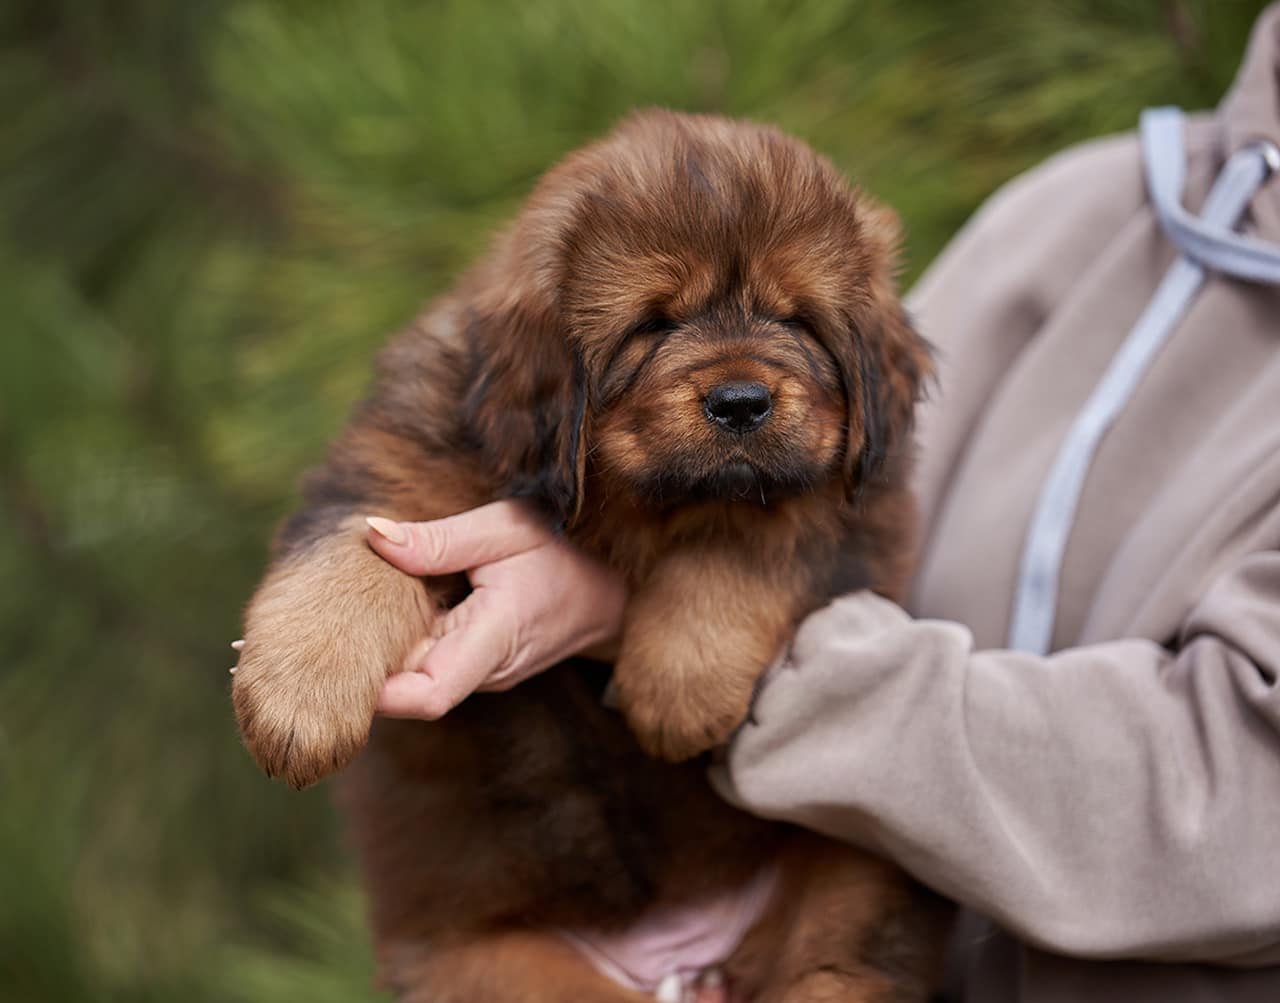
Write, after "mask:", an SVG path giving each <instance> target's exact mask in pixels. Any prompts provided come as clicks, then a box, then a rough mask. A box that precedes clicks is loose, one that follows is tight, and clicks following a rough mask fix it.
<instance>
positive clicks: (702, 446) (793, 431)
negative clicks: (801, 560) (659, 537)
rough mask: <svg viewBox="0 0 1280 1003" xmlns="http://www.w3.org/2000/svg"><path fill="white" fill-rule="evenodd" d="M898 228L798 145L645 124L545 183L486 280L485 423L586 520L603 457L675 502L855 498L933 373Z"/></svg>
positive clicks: (580, 156) (772, 137) (481, 367)
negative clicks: (591, 479)
mask: <svg viewBox="0 0 1280 1003" xmlns="http://www.w3.org/2000/svg"><path fill="white" fill-rule="evenodd" d="M897 241H898V233H897V224H896V220H895V218H894V217H893V215H892V214H891V213H889V212H888V211H887V210H885V209H883V208H881V207H879V206H877V205H876V204H874V203H872V202H871V201H869V200H868V199H867V198H865V197H864V196H862V195H860V194H859V193H857V192H855V191H854V190H853V189H851V188H850V187H849V186H848V185H847V184H846V183H845V181H844V180H843V179H842V178H841V177H840V175H839V174H838V173H837V172H836V170H835V169H834V168H833V167H832V166H831V165H830V164H829V163H828V162H827V161H826V160H824V159H822V158H820V157H818V156H817V155H816V154H814V153H813V152H812V151H811V150H810V149H809V148H808V147H807V146H805V145H804V144H802V143H800V142H799V141H797V140H794V139H791V138H789V137H786V136H784V135H782V134H780V133H778V132H776V131H775V130H772V129H768V128H765V127H761V126H757V125H752V124H747V123H741V122H734V121H729V120H725V119H719V118H711V117H703V116H689V115H678V114H674V113H669V112H647V113H643V114H640V115H636V116H633V117H632V118H630V119H628V120H627V121H626V122H624V123H623V124H622V125H621V126H620V127H619V128H618V129H617V130H616V131H615V132H614V133H612V134H611V135H610V136H609V137H607V138H606V139H604V140H603V141H601V142H600V143H597V144H596V145H594V146H591V147H588V148H586V149H585V150H582V151H579V152H578V153H575V154H573V155H571V156H570V157H569V158H567V159H566V160H565V161H564V162H562V163H561V164H560V165H559V166H557V167H556V168H554V169H553V170H552V171H551V172H550V173H549V174H548V175H547V176H546V177H545V178H544V179H543V181H542V183H541V184H540V185H539V187H538V189H537V191H535V193H534V195H533V196H532V197H531V199H530V200H529V203H528V204H527V206H526V208H525V210H524V212H523V213H522V215H521V217H520V218H519V220H518V221H517V223H516V225H515V227H514V228H513V230H512V231H511V232H510V233H509V234H508V235H507V237H506V238H505V239H504V241H503V243H502V244H501V245H500V247H499V249H498V252H497V254H496V255H495V256H494V257H493V258H492V259H490V261H489V263H488V264H487V266H485V267H483V268H482V269H481V270H480V272H479V273H478V277H477V280H476V281H477V282H478V283H479V285H478V292H477V294H476V296H475V297H474V301H475V303H476V307H475V309H474V311H473V341H472V343H473V346H474V347H475V348H476V349H477V364H478V373H477V376H476V379H474V380H473V383H472V398H471V400H470V402H469V408H468V410H469V414H470V418H471V421H472V425H473V427H474V428H476V429H478V430H479V431H480V432H481V433H482V437H483V439H484V441H485V443H486V445H487V447H488V448H490V449H496V450H497V451H498V453H499V454H500V456H499V459H500V462H502V463H504V464H506V468H507V469H505V470H504V471H503V473H504V474H505V475H509V480H510V486H511V489H512V490H513V491H514V492H515V493H520V494H528V495H533V496H536V497H538V498H540V499H541V500H542V501H543V502H544V503H546V504H548V505H549V506H550V507H551V508H552V509H553V510H554V511H555V512H556V514H558V515H559V516H560V517H561V518H562V519H565V520H566V521H567V520H571V519H572V518H573V516H574V514H575V512H576V511H577V508H578V506H579V505H580V503H581V491H582V484H583V477H584V472H585V470H586V457H587V454H588V453H589V454H590V458H591V463H592V465H593V467H594V468H596V469H598V470H599V471H600V472H601V474H602V475H603V476H605V477H606V478H608V479H610V481H611V482H613V483H615V484H619V485H622V486H623V487H624V488H625V489H626V490H629V491H631V492H633V493H634V494H635V496H636V497H637V498H639V499H641V500H642V501H644V502H647V503H650V504H653V505H658V506H665V505H671V504H681V503H685V502H688V501H705V500H718V501H723V502H729V503H744V504H762V503H769V502H772V501H775V500H778V499H779V498H782V497H786V496H787V495H791V494H796V493H802V492H806V491H811V490H813V489H814V488H816V487H818V486H820V485H822V484H824V483H827V482H830V481H832V480H835V479H839V480H841V481H842V482H843V483H844V485H845V486H846V488H847V489H848V491H849V492H850V493H853V492H855V491H856V490H857V489H858V488H859V487H860V486H861V485H864V484H866V483H867V482H868V481H869V480H870V479H872V478H874V477H875V475H876V472H877V470H878V469H879V466H880V464H881V462H882V461H883V460H884V458H885V457H887V456H890V455H892V454H894V453H895V452H897V451H900V450H901V449H903V448H904V447H905V444H906V440H907V438H908V436H909V431H910V425H911V414H912V409H913V406H914V403H915V400H916V397H917V395H918V392H919V390H920V384H921V381H922V380H923V379H924V378H925V376H926V373H927V370H928V366H929V359H928V351H927V347H926V345H925V343H924V342H923V341H922V339H920V338H919V337H918V336H917V335H916V334H915V332H914V331H913V330H912V329H911V327H910V325H909V324H908V323H907V321H906V318H905V316H904V314H903V312H902V309H901V307H900V305H899V303H898V301H897V298H896V293H895V286H894V270H895V262H896V246H897Z"/></svg>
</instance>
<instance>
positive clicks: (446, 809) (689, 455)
mask: <svg viewBox="0 0 1280 1003" xmlns="http://www.w3.org/2000/svg"><path fill="white" fill-rule="evenodd" d="M896 243H897V230H896V222H895V220H894V217H893V216H892V215H891V214H890V213H888V212H887V211H886V210H884V209H882V208H880V207H878V206H876V205H875V204H874V203H872V202H870V201H869V200H868V199H866V198H865V197H864V196H862V195H861V194H859V193H857V192H855V191H854V190H851V189H850V188H849V186H848V185H847V184H846V183H845V182H844V181H843V180H842V179H841V177H840V176H839V174H838V173H837V172H836V171H835V170H834V169H833V168H832V166H831V165H830V164H829V163H827V162H826V161H825V160H823V159H821V158H819V157H817V156H816V155H815V154H814V153H813V152H812V151H811V150H809V149H808V148H807V147H806V146H804V145H803V144H802V143H800V142H798V141H796V140H794V139H790V138H788V137H786V136H783V135H781V134H779V133H778V132H776V131H774V130H772V129H768V128H764V127H760V126H756V125H751V124H746V123H741V122H733V121H728V120H725V119H720V118H712V117H703V116H687V115H677V114H672V113H666V112H648V113H644V114H640V115H636V116H633V117H632V118H630V119H628V120H627V121H626V122H624V123H623V124H622V125H621V126H620V127H619V128H618V129H617V130H616V131H615V132H614V133H612V134H611V135H610V136H608V137H607V138H606V139H604V140H602V141H601V142H599V143H597V144H595V145H593V146H590V147H588V148H586V149H584V150H582V151H579V152H577V153H575V154H572V155H571V156H569V157H568V158H567V159H566V160H565V161H564V162H562V163H561V164H560V165H559V166H557V167H555V168H554V169H553V170H551V171H550V172H549V173H548V174H547V176H546V177H545V178H544V179H543V181H542V182H541V184H540V185H539V186H538V188H537V190H536V191H535V192H534V193H533V195H532V196H531V197H530V199H529V201H528V203H527V205H526V206H525V208H524V211H523V212H522V213H521V215H520V217H519V218H518V219H517V221H516V223H515V225H514V227H513V228H512V229H511V230H510V231H508V232H507V233H506V234H505V235H504V236H503V237H501V238H500V239H499V241H498V242H497V245H496V247H495V248H494V249H493V251H492V252H491V253H490V254H489V256H488V257H487V258H485V259H484V260H483V261H481V262H480V264H479V265H477V266H476V267H475V268H474V269H473V270H472V271H471V272H470V273H469V274H468V275H466V276H465V277H464V278H463V280H462V281H461V282H460V283H459V284H458V286H457V288H456V289H455V290H454V291H453V292H452V293H450V294H449V295H446V296H444V297H442V298H441V299H440V300H438V301H436V302H435V303H434V304H432V305H431V306H430V307H429V308H428V309H427V311H426V312H425V313H424V314H423V315H422V316H421V317H420V318H419V319H418V321H417V322H416V323H415V324H414V325H413V326H412V328H411V329H410V330H408V331H407V332H405V333H404V334H402V335H401V336H399V337H398V338H397V339H396V340H395V341H393V342H392V344H391V345H390V346H389V347H388V348H387V349H386V350H385V351H384V353H383V354H382V356H381V358H380V360H379V367H378V380H377V383H376V386H375V389H374V393H373V395H372V396H371V397H370V398H369V399H368V400H367V401H366V402H365V403H364V404H362V405H361V406H360V407H359V408H358V409H357V410H356V412H355V414H354V416H353V418H352V420H351V422H350V424H349V425H348V427H347V429H346V431H345V432H344V433H343V435H342V436H341V438H340V439H339V440H338V441H337V443H336V444H335V445H334V447H333V449H332V451H331V453H330V456H329V461H328V463H327V465H326V466H325V467H324V468H323V469H322V470H321V471H319V472H318V473H317V474H315V475H314V476H313V477H312V478H311V479H310V480H309V482H308V484H307V490H306V499H307V504H306V506H305V508H304V509H303V510H302V511H301V512H300V513H298V514H297V515H295V516H294V517H293V518H292V519H291V520H290V521H289V522H288V523H287V524H286V525H285V527H284V528H283V530H282V531H281V533H280V535H279V538H278V540H277V556H276V560H275V563H274V564H273V565H272V568H271V570H270V572H269V573H268V575H267V577H266V580H265V581H264V582H263V583H262V585H261V587H260V588H259V590H258V592H257V593H256V595H255V596H254V598H253V600H252V602H251V603H250V606H249V609H248V614H247V627H246V634H245V638H246V647H245V649H244V652H243V654H242V658H241V661H240V668H239V671H238V673H237V675H236V677H235V684H234V690H233V697H234V702H235V708H236V714H237V718H238V720H239V723H240V727H241V729H242V731H243V734H244V738H245V742H246V744H247V746H248V747H249V749H250V751H251V752H252V753H253V755H254V756H255V757H256V758H257V760H258V762H259V763H260V764H261V765H262V766H263V768H264V769H266V770H267V772H268V773H271V774H273V775H280V776H283V777H284V778H285V779H286V780H288V781H289V782H290V783H291V784H293V785H295V786H304V785H306V784H310V783H313V782H314V781H316V780H318V779H320V778H321V777H323V776H325V775H326V774H329V773H332V772H334V771H336V770H339V769H341V768H342V767H344V766H347V765H348V763H351V762H352V760H353V758H355V757H356V754H357V753H358V752H360V750H361V748H362V747H364V746H365V745H366V742H368V748H367V749H365V751H364V753H363V754H362V755H360V756H359V757H358V758H356V759H355V762H354V764H353V765H352V767H351V769H349V770H347V771H346V772H345V774H344V777H343V794H344V801H345V803H346V805H347V806H348V809H349V812H350V814H351V817H352V820H353V827H354V830H355V832H356V835H357V838H358V841H359V844H360V847H361V850H362V855H363V862H364V867H365V871H366V875H367V881H368V884H369V888H370V891H371V895H372V904H373V920H374V927H375V938H376V940H377V944H378V952H379V958H380V964H381V972H382V975H383V977H384V978H385V980H386V981H387V982H388V984H390V985H392V986H394V987H395V988H396V989H397V990H398V991H399V992H400V993H401V994H402V995H403V998H405V999H409V1000H420V1001H424V1003H425V1001H431V1003H443V1001H457V1003H489V1001H496V1000H508V999H509V1000H520V1001H527V1003H537V1001H548V1003H550V1001H583V1000H600V1001H609V1000H617V1001H623V1000H635V999H638V998H640V997H638V996H637V995H636V994H635V993H633V992H631V991H629V990H624V989H622V988H620V987H618V986H616V985H614V984H612V983H610V982H609V981H607V980H605V979H603V978H602V977H601V976H599V975H597V974H596V973H595V972H594V970H592V969H591V968H590V967H589V966H588V965H587V964H586V963H585V962H584V961H583V960H582V959H581V958H580V957H579V956H577V955H576V954H575V953H574V951H573V950H572V949H570V948H568V947H567V946H566V945H565V943H564V942H563V941H562V940H560V939H559V938H557V937H556V936H555V935H554V934H553V933H551V932H550V931H552V930H554V929H555V928H558V927H575V928H582V927H586V928H598V929H604V930H609V929H620V928H625V926H626V925H627V923H628V922H629V921H634V919H635V918H636V916H637V915H638V914H640V913H641V912H642V911H643V910H645V909H646V908H649V907H652V906H655V905H659V904H673V903H680V902H685V901H692V900H694V899H696V898H698V897H700V896H703V895H707V894H713V893H716V892H720V891H723V890H724V889H726V888H731V887H733V886H734V885H735V884H737V883H741V882H744V881H746V880H748V879H749V878H750V877H751V875H752V874H754V873H755V872H756V871H757V870H758V869H759V868H760V867H761V866H763V865H765V864H766V863H768V862H769V861H771V860H775V859H779V860H781V861H782V889H781V893H780V894H779V895H778V896H777V897H776V901H775V902H774V904H773V906H772V908H771V910H770V913H769V915H768V916H767V917H766V919H765V920H764V921H763V922H762V923H761V924H760V925H759V926H758V928H757V929H756V930H755V931H754V932H753V933H752V934H751V935H750V936H749V937H748V939H747V941H746V943H744V945H743V947H742V948H741V949H740V950H739V951H738V953H737V955H735V957H734V958H733V959H732V961H731V962H730V966H729V970H730V974H731V976H732V978H733V979H734V980H735V983H736V985H737V988H738V991H740V992H742V993H744V994H747V996H748V997H749V998H752V999H761V1000H784V999H785V1000H794V1001H801V1000H837V999H838V1000H871V999H877V1000H879V999H921V998H923V997H924V996H925V994H926V987H927V985H928V982H929V979H930V977H931V972H932V967H933V964H934V961H935V948H936V944H937V942H938V931H939V927H940V924H941V923H942V922H943V911H942V910H940V909H939V908H938V907H937V906H936V904H935V903H933V902H932V900H931V899H930V898H929V897H928V896H926V895H924V894H923V893H922V892H920V891H919V890H918V889H916V888H915V887H914V886H912V885H911V884H910V883H909V882H908V881H907V880H906V879H905V878H904V877H902V876H901V875H899V874H897V873H896V872H894V871H893V870H892V869H891V868H890V867H888V866H887V865H885V864H882V863H880V862H878V861H875V860H873V859H871V858H868V857H865V856H863V855H861V854H858V853H856V852H855V851H852V850H850V849H847V848H843V847H837V846H835V845H834V844H830V843H826V842H824V841H822V840H819V839H817V838H816V837H811V836H805V835H801V834H798V833H793V832H790V831H788V830H785V829H784V828H783V827H780V826H775V825H769V824H765V823H761V822H758V821H756V820H754V819H750V818H748V817H747V816H745V815H742V814H741V813H738V812H736V811H734V810H732V809H730V808H728V807H727V806H725V805H724V804H722V803H721V802H720V801H719V800H718V799H717V798H716V797H715V796H714V795H713V794H712V793H711V792H710V791H709V789H708V787H707V785H706V783H705V780H704V777H703V773H704V765H705V764H702V763H696V762H687V761H688V760H690V759H691V757H695V756H697V755H699V754H700V753H703V752H705V751H707V750H708V749H710V748H712V747H713V746H715V745H717V744H719V743H721V742H723V741H724V740H725V739H726V738H727V737H728V736H729V735H730V733H731V732H732V731H733V729H734V728H735V727H737V726H738V725H739V724H740V723H741V722H742V720H743V718H744V717H745V715H746V713H747V710H748V706H749V703H750V698H751V693H752V690H753V687H754V686H755V684H756V682H757V680H758V679H759V677H760V675H761V673H762V672H763V671H764V669H765V668H766V667H767V666H768V664H769V662H770V661H771V659H772V658H773V657H774V656H775V655H776V654H777V652H778V651H779V649H780V648H781V646H782V645H783V644H784V643H785V641H786V639H787V637H788V636H789V634H790V632H791V630H792V629H793V627H794V625H795V623H796V621H797V619H798V618H799V617H801V616H803V615H804V614H805V613H807V612H809V611H810V610H812V609H813V608H815V607H816V606H818V605H820V604H821V603H822V602H823V601H824V600H825V599H826V598H827V597H829V596H830V595H831V594H833V592H836V591H841V590H844V589H847V588H849V587H852V586H855V585H869V586H871V587H873V588H876V589H878V590H880V591H882V592H884V593H886V594H889V595H897V594H898V593H899V592H900V590H901V588H902V586H903V583H904V580H905V577H906V574H907V572H908V566H909V560H910V552H911V533H912V524H913V514H912V504H911V499H910V497H909V495H908V493H907V490H906V486H905V477H906V460H905V454H906V452H907V451H908V449H909V440H910V426H911V416H912V410H913V406H914V403H915V400H916V398H917V395H918V392H919V390H920V386H921V382H922V381H923V380H924V379H925V378H926V376H927V373H928V370H929V357H928V352H927V349H926V346H925V344H924V343H923V342H922V340H921V339H920V338H919V337H918V336H917V335H916V334H915V333H914V332H913V331H912V329H911V327H910V326H909V325H908V324H907V322H906V319H905V317H904V314H903V311H902V309H901V307H900V306H899V303H898V300H897V298H896V293H895V282H894V271H895V255H896ZM513 495H515V496H523V497H527V498H530V499H532V500H533V501H535V502H536V503H537V504H538V505H539V506H540V507H541V508H542V509H543V510H544V511H545V512H546V513H547V514H548V516H549V517H550V518H551V519H553V520H554V521H555V522H556V523H558V524H559V525H561V526H563V527H564V529H565V531H566V533H567V534H568V536H569V537H570V538H571V539H572V540H574V541H575V542H576V543H577V544H578V545H580V546H582V547H584V548H586V549H587V550H589V551H591V552H593V553H595V554H597V555H598V556H600V557H601V558H602V559H603V560H605V561H606V562H608V563H609V564H610V565H612V566H613V567H614V568H616V569H618V570H619V571H620V572H621V573H623V574H624V575H625V576H626V578H627V580H628V582H629V583H630V586H631V588H632V592H633V598H632V600H631V603H630V606H629V609H628V613H627V621H626V625H625V629H624V635H623V638H622V642H621V649H620V655H619V658H618V661H617V665H616V668H615V670H614V673H613V679H614V682H615V684H616V689H617V692H618V695H619V697H620V701H621V707H622V711H623V717H624V718H625V723H626V725H629V726H630V729H631V731H632V732H633V733H634V736H635V738H636V739H639V744H640V746H642V747H643V749H644V750H646V751H647V752H648V753H650V754H651V755H653V756H657V757H661V759H664V760H668V761H670V763H678V762H681V761H686V762H682V763H681V765H670V764H669V763H663V762H659V761H657V760H655V759H652V758H649V757H648V756H645V755H643V754H642V753H641V752H640V750H639V749H638V748H637V747H636V744H635V741H634V739H633V738H632V737H631V735H629V734H628V733H627V731H626V727H625V725H624V724H623V717H619V716H618V715H617V714H614V713H612V712H610V711H607V710H604V709H602V708H601V706H600V700H599V698H600V692H601V690H602V688H603V685H604V681H605V677H606V676H607V670H605V669H604V668H602V667H600V666H590V665H585V664H576V663H575V664H570V665H564V666H560V667H557V668H555V669H553V670H551V671H549V672H547V673H545V674H544V675H542V676H540V677H538V678H536V679H534V680H532V681H530V682H529V683H527V684H525V685H523V686H520V687H518V688H517V689H515V690H513V691H511V692H509V693H505V694H502V695H500V696H476V697H473V698H471V699H469V700H468V701H466V702H465V703H464V704H463V705H462V706H461V707H459V708H458V709H457V710H455V711H454V712H452V713H450V714H449V715H448V716H447V717H446V718H444V719H443V720H441V721H438V722H433V723H425V722H403V721H379V722H378V723H377V725H376V726H375V727H373V729H372V734H371V733H370V726H371V723H372V721H373V711H374V705H375V702H376V698H377V695H378V692H379V689H380V688H381V685H382V682H383V680H384V679H385V677H386V676H387V674H388V673H389V672H393V671H396V670H397V669H398V668H399V667H400V666H401V664H402V661H403V659H404V657H405V655H406V653H407V652H408V650H409V648H410V647H411V646H412V645H413V644H414V642H416V641H417V640H418V639H419V638H420V637H421V636H422V635H423V633H424V631H426V630H428V629H429V625H430V624H431V623H432V621H433V620H434V619H435V618H437V617H438V616H439V612H440V610H441V609H443V608H445V607H447V605H449V604H450V603H451V602H456V601H457V600H458V598H459V596H460V595H461V594H463V593H464V592H465V582H463V581H461V580H459V579H457V578H454V579H428V580H426V581H420V580H417V579H414V578H411V577H408V576H405V575H403V574H401V573H399V572H397V571H396V570H395V569H393V568H391V567H390V566H389V565H387V564H385V563H384V562H383V561H382V560H381V559H379V558H378V557H377V556H375V555H374V554H373V553H372V552H371V551H370V550H369V548H368V547H367V545H366V544H365V542H364V525H363V519H362V516H363V515H364V514H366V513H369V514H380V515H384V516H390V517H393V518H396V519H400V520H420V519H429V518H435V517H440V516H444V515H449V514H452V513H455V512H458V511H461V510H463V509H467V508H471V507H474V506H476V505H479V504H482V503H484V502H487V501H491V500H494V499H497V498H502V497H509V496H513Z"/></svg>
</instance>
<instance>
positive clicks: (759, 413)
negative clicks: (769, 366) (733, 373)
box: [703, 383, 773, 435]
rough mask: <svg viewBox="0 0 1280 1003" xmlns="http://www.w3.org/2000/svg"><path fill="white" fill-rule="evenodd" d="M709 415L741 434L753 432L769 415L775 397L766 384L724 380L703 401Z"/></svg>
mask: <svg viewBox="0 0 1280 1003" xmlns="http://www.w3.org/2000/svg"><path fill="white" fill-rule="evenodd" d="M703 408H704V410H705V411H706V413H707V417H708V418H709V419H710V420H711V421H713V422H715V423H716V424H717V425H719V426H720V427H721V428H723V429H725V430H726V431H729V432H734V433H736V434H737V435H745V434H746V433H747V432H753V431H755V430H756V429H757V428H759V427H760V426H761V425H763V424H764V422H765V420H766V419H767V418H768V417H769V413H770V412H771V411H772V410H773V398H772V397H770V396H769V388H768V387H766V386H765V385H764V384H763V383H721V384H720V385H719V386H718V387H715V388H713V389H712V391H711V393H709V394H707V398H706V400H705V401H704V402H703Z"/></svg>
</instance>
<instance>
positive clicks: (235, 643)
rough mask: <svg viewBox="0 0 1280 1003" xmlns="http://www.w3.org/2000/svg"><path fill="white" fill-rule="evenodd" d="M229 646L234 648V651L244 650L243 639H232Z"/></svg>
mask: <svg viewBox="0 0 1280 1003" xmlns="http://www.w3.org/2000/svg"><path fill="white" fill-rule="evenodd" d="M231 647H233V648H235V649H236V651H244V641H232V642H231Z"/></svg>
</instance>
